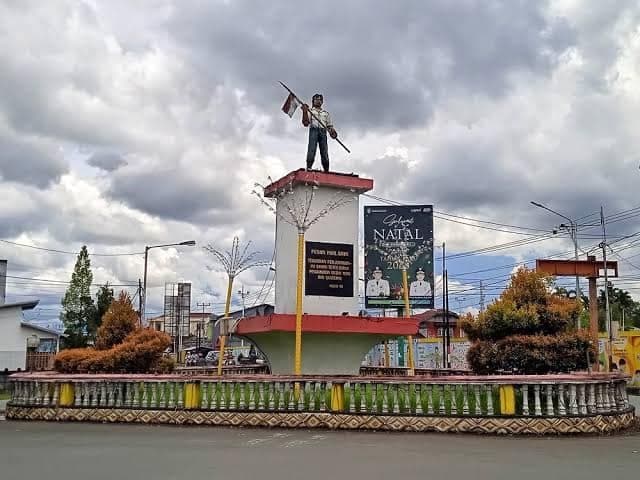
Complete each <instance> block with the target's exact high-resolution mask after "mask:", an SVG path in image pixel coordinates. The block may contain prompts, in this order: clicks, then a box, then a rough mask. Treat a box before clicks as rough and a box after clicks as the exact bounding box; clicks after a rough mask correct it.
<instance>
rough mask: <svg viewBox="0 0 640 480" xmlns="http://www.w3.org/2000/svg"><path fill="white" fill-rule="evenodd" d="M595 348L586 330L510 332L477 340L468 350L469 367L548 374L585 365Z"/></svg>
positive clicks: (483, 370) (482, 370) (481, 371)
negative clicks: (497, 338)
mask: <svg viewBox="0 0 640 480" xmlns="http://www.w3.org/2000/svg"><path fill="white" fill-rule="evenodd" d="M587 354H588V355H589V358H590V360H591V361H593V359H594V358H595V349H594V347H593V345H592V343H591V337H590V336H589V334H588V332H586V331H581V332H570V333H564V334H560V335H554V336H551V335H513V336H510V337H507V338H503V339H501V340H498V341H497V342H489V341H477V342H475V343H474V344H473V345H472V346H471V347H470V348H469V351H468V353H467V360H468V362H469V366H470V367H471V369H472V370H473V371H474V372H475V373H478V374H481V375H486V374H491V373H500V372H504V373H519V374H527V375H529V374H531V375H533V374H547V373H561V372H571V371H577V370H584V369H586V368H587Z"/></svg>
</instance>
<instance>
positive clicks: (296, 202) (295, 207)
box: [251, 182, 357, 387]
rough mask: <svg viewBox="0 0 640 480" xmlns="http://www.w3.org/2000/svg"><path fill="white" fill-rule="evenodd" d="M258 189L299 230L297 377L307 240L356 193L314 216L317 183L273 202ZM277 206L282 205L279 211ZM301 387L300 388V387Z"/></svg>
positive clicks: (290, 186) (270, 206) (288, 188)
mask: <svg viewBox="0 0 640 480" xmlns="http://www.w3.org/2000/svg"><path fill="white" fill-rule="evenodd" d="M255 187H256V188H260V189H262V192H258V191H256V190H253V191H252V192H251V193H253V194H254V195H255V196H256V197H258V199H260V202H261V203H262V204H263V205H265V206H266V207H267V208H268V209H269V211H271V212H272V213H274V214H275V215H276V216H277V217H278V218H280V219H281V220H282V221H283V222H285V223H288V224H289V225H291V226H293V227H295V228H296V229H297V230H298V271H297V277H296V333H295V352H294V368H293V371H294V374H295V375H300V374H301V373H302V284H303V279H304V276H303V267H304V236H305V233H306V232H307V230H309V228H311V226H312V225H314V224H316V223H318V222H319V221H320V220H321V219H322V218H324V217H326V216H327V215H328V214H329V213H330V212H331V211H333V210H336V209H338V208H340V207H342V206H343V205H346V204H348V203H351V202H352V201H353V200H354V199H355V198H357V197H355V195H352V194H354V193H355V192H354V191H352V192H351V194H349V193H346V192H338V193H336V194H335V195H333V196H332V197H330V198H329V200H327V201H326V202H325V204H324V206H323V207H322V208H321V209H320V210H319V211H318V212H317V213H312V212H311V206H312V204H313V200H314V198H315V192H316V190H317V189H318V184H317V182H311V183H307V184H305V185H304V186H302V187H301V188H303V189H304V195H300V194H298V195H294V193H296V192H295V191H294V189H293V184H292V183H290V184H288V185H287V186H286V187H285V188H282V189H281V190H280V191H279V192H278V195H277V197H276V198H269V200H272V201H271V202H269V201H267V200H265V196H264V190H265V188H266V187H264V186H263V185H260V184H259V183H256V184H255ZM275 202H277V204H278V205H281V207H280V208H279V209H277V208H276V205H275ZM296 387H297V385H296Z"/></svg>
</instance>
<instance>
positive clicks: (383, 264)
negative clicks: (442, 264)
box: [364, 205, 434, 308]
mask: <svg viewBox="0 0 640 480" xmlns="http://www.w3.org/2000/svg"><path fill="white" fill-rule="evenodd" d="M364 255H365V256H364V265H365V266H364V274H365V307H366V308H403V307H404V297H403V290H402V270H403V268H404V269H406V271H407V276H408V287H409V304H410V305H411V307H412V308H434V307H433V305H434V303H433V291H434V277H433V206H432V205H402V206H365V207H364Z"/></svg>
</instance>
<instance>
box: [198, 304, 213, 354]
mask: <svg viewBox="0 0 640 480" xmlns="http://www.w3.org/2000/svg"><path fill="white" fill-rule="evenodd" d="M196 306H198V307H202V318H201V319H200V321H199V322H198V348H200V336H201V333H203V332H204V316H205V308H206V307H210V306H211V304H210V303H204V302H202V303H196Z"/></svg>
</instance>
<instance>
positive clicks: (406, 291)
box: [402, 268, 415, 376]
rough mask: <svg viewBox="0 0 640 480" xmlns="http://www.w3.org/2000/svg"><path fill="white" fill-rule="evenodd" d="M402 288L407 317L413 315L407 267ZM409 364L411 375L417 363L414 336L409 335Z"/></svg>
mask: <svg viewBox="0 0 640 480" xmlns="http://www.w3.org/2000/svg"><path fill="white" fill-rule="evenodd" d="M402 290H403V293H404V295H403V297H404V316H405V317H407V318H410V317H411V306H410V304H409V281H408V279H407V269H406V268H403V269H402ZM407 342H408V345H407V357H409V358H407V364H408V365H407V366H408V367H409V372H408V373H409V376H413V374H414V372H415V370H414V369H415V364H414V361H413V336H411V335H409V336H408V337H407Z"/></svg>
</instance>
